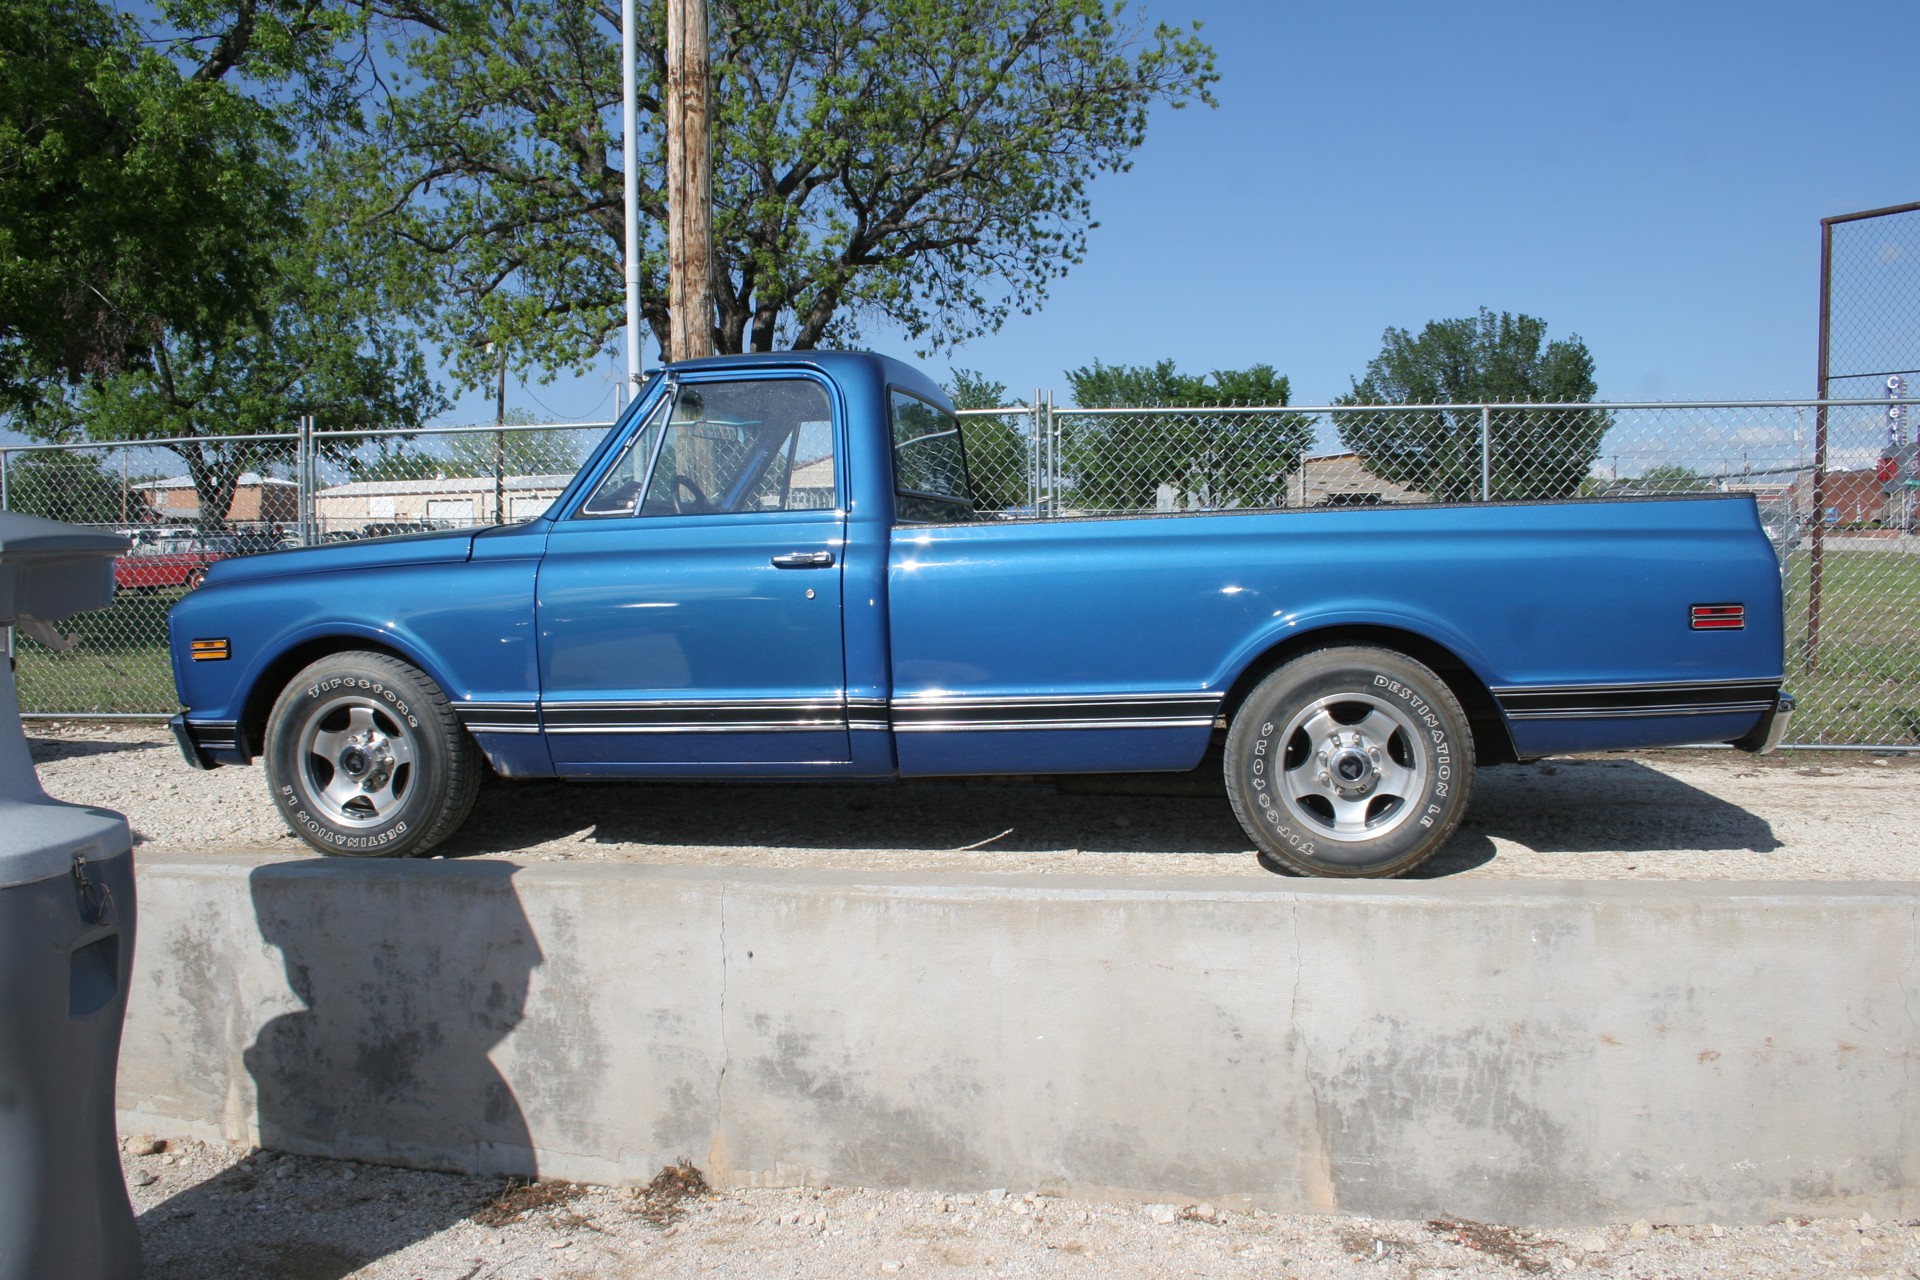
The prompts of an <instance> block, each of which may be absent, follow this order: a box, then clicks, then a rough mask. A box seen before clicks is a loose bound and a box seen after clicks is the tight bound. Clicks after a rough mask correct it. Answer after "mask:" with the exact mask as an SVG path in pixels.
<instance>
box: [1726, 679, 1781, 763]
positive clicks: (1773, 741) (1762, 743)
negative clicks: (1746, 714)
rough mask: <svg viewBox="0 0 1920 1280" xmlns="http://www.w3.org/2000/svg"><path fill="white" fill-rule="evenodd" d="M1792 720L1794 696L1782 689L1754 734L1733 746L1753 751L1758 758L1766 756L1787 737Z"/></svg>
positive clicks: (1755, 728) (1754, 729) (1754, 728)
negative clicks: (1788, 726) (1771, 708)
mask: <svg viewBox="0 0 1920 1280" xmlns="http://www.w3.org/2000/svg"><path fill="white" fill-rule="evenodd" d="M1792 720H1793V695H1792V694H1790V693H1788V692H1787V691H1786V690H1785V689H1782V690H1781V691H1780V695H1779V697H1778V699H1777V700H1776V701H1775V702H1774V706H1773V710H1771V711H1769V712H1767V714H1766V715H1764V716H1762V717H1760V723H1759V724H1757V725H1755V726H1754V727H1753V732H1751V733H1749V734H1748V735H1747V736H1746V737H1744V738H1741V739H1740V740H1739V741H1737V742H1735V743H1734V744H1733V745H1734V746H1736V747H1738V748H1740V750H1742V751H1751V752H1753V753H1754V754H1755V755H1757V756H1764V755H1766V754H1767V753H1768V752H1770V751H1772V750H1773V749H1774V748H1775V747H1777V746H1779V745H1780V743H1781V741H1782V740H1783V739H1784V738H1785V737H1786V736H1787V725H1788V724H1789V723H1791V722H1792Z"/></svg>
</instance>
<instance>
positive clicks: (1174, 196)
mask: <svg viewBox="0 0 1920 1280" xmlns="http://www.w3.org/2000/svg"><path fill="white" fill-rule="evenodd" d="M1146 11H1147V13H1148V14H1149V16H1150V17H1152V18H1155V19H1162V20H1166V21H1170V22H1179V23H1185V22H1188V21H1191V20H1193V19H1196V18H1197V19H1200V20H1202V21H1203V22H1204V23H1205V27H1204V35H1205V36H1206V38H1207V39H1208V40H1209V41H1210V42H1211V43H1212V44H1213V45H1214V47H1215V49H1216V50H1217V51H1218V53H1219V67H1220V71H1221V82H1220V84H1219V86H1218V89H1217V91H1216V92H1217V97H1218V98H1219V103H1220V105H1219V107H1218V109H1217V110H1208V109H1205V108H1188V109H1187V110H1185V111H1178V112H1175V111H1162V112H1160V113H1158V114H1157V115H1156V117H1155V119H1154V121H1153V124H1152V126H1151V128H1150V129H1149V132H1148V137H1147V142H1146V145H1145V147H1144V148H1142V150H1141V151H1140V152H1139V153H1138V156H1137V158H1136V162H1135V164H1134V167H1133V169H1132V170H1131V171H1130V172H1128V173H1125V174H1118V175H1112V176H1110V177H1106V178H1103V179H1102V180H1101V181H1100V182H1099V183H1098V184H1097V185H1096V187H1095V189H1094V192H1093V200H1094V216H1095V217H1096V218H1097V219H1098V221H1099V222H1100V224H1101V225H1100V226H1099V227H1098V228H1097V229H1096V230H1095V231H1094V232H1093V233H1092V235H1091V237H1090V240H1089V245H1088V253H1087V259H1086V261H1085V262H1084V263H1083V264H1082V265H1081V266H1079V267H1078V268H1076V269H1075V270H1074V271H1073V272H1072V273H1071V274H1069V275H1068V276H1067V278H1066V279H1065V280H1062V281H1059V282H1057V283H1056V284H1055V286H1054V289H1053V296H1052V299H1051V300H1050V301H1049V302H1048V303H1047V304H1046V306H1045V307H1044V308H1043V309H1041V310H1040V311H1038V312H1037V313H1036V314H1034V315H1032V316H1019V315H1016V316H1014V317H1012V318H1011V319H1010V320H1009V321H1008V322H1007V324H1006V326H1005V327H1004V328H1003V329H1002V330H1001V331H1000V332H999V333H997V334H995V335H992V336H990V337H987V338H982V339H979V340H976V341H974V342H972V343H969V344H968V345H967V346H966V347H964V348H963V349H960V350H958V351H955V352H953V353H950V354H947V353H943V354H939V355H936V356H934V357H932V358H929V359H927V360H925V361H923V362H922V363H923V364H924V365H925V366H926V367H928V368H929V370H930V371H932V372H933V373H935V375H936V376H940V377H942V378H944V377H945V376H946V375H947V372H948V370H949V368H950V367H952V366H960V367H966V368H972V369H977V370H980V371H981V372H983V373H986V374H987V375H989V376H990V377H992V378H995V379H997V380H999V381H1001V382H1004V383H1006V384H1007V386H1008V387H1009V388H1010V389H1011V390H1012V391H1013V392H1014V393H1015V395H1016V397H1019V398H1024V396H1025V395H1026V394H1027V393H1028V392H1029V391H1030V390H1031V389H1032V388H1035V387H1041V388H1051V389H1053V390H1055V391H1056V392H1057V393H1058V395H1059V397H1060V400H1061V402H1062V403H1066V401H1067V385H1066V379H1065V378H1064V376H1063V371H1064V370H1066V369H1068V368H1071V367H1074V366H1077V365H1082V364H1086V363H1088V362H1090V361H1092V360H1094V359H1095V358H1099V359H1102V360H1105V361H1107V362H1108V363H1129V364H1131V363H1148V362H1151V361H1154V360H1158V359H1162V358H1166V357H1171V358H1172V359H1174V360H1175V361H1176V362H1177V363H1178V364H1179V365H1180V366H1181V367H1182V368H1184V369H1191V370H1195V371H1205V370H1208V369H1214V368H1238V367H1243V366H1246V365H1250V364H1255V363H1259V362H1265V363H1268V364H1272V365H1273V366H1274V367H1275V368H1277V369H1279V370H1280V371H1281V372H1282V373H1285V374H1287V375H1288V376H1289V377H1290V378H1291V379H1292V384H1293V392H1294V395H1293V398H1294V401H1295V403H1300V404H1309V403H1310V404H1321V403H1325V402H1326V401H1327V400H1328V399H1330V398H1331V397H1333V396H1335V395H1337V394H1339V393H1340V392H1342V391H1344V390H1346V388H1347V386H1348V379H1349V378H1350V377H1352V376H1354V375H1357V374H1359V373H1361V372H1362V371H1363V370H1364V368H1365V366H1366V362H1367V361H1368V359H1369V358H1371V357H1372V356H1373V355H1374V354H1376V353H1377V352H1378V351H1379V348H1380V335H1381V331H1382V330H1383V329H1385V328H1386V327H1387V326H1389V325H1397V326H1401V327H1405V328H1409V329H1415V330H1417V329H1418V328H1419V327H1420V326H1421V325H1423V324H1425V323H1426V322H1427V321H1428V320H1431V319H1439V318H1446V317H1452V316H1462V315H1470V314H1472V313H1473V312H1474V311H1475V310H1476V309H1477V308H1478V307H1481V306H1483V305H1484V306H1487V307H1491V308H1493V309H1495V310H1509V311H1525V312H1529V313H1531V314H1533V315H1537V316H1540V317H1543V318H1544V319H1546V320H1547V321H1548V322H1549V324H1550V325H1551V330H1550V332H1551V334H1552V335H1554V336H1564V335H1566V334H1569V333H1577V334H1579V335H1580V336H1581V337H1582V338H1584V339H1585V340H1586V343H1587V345H1588V347H1589V348H1590V349H1591V350H1592V352H1593V354H1594V358H1595V362H1596V365H1597V376H1598V380H1599V383H1600V394H1601V396H1602V397H1603V398H1606V399H1612V400H1635V399H1667V400H1673V399H1706V398H1712V399H1722V398H1729V399H1730V398H1740V399H1753V398H1768V397H1795V398H1798V397H1805V396H1810V395H1812V394H1813V391H1814V356H1815V337H1816V318H1817V313H1816V309H1815V308H1816V301H1817V299H1816V294H1817V286H1818V269H1819V230H1820V228H1819V222H1820V219H1821V218H1823V217H1826V216H1829V215H1832V214H1836V213H1844V212H1848V211H1852V210H1859V209H1869V208H1876V207H1880V206H1884V205H1891V204H1899V203H1904V202H1907V201H1911V200H1920V147H1916V146H1915V137H1916V128H1915V125H1916V122H1917V121H1920V79H1916V77H1915V76H1914V75H1913V74H1912V72H1911V66H1912V63H1911V57H1910V53H1911V50H1912V48H1913V46H1914V43H1915V39H1916V37H1920V4H1915V3H1914V2H1913V0H1904V2H1903V3H1890V2H1881V0H1855V2H1851V3H1844V4H1828V5H1814V4H1809V3H1778V2H1773V0H1764V2H1762V3H1744V4H1735V3H1724V2H1723V3H1691V4H1690V3H1685V2H1684V0H1681V2H1677V3H1665V4H1650V3H1611V4H1603V5H1568V4H1551V3H1542V2H1539V0H1535V2H1534V3H1473V2H1466V3H1460V4H1454V5H1436V4H1433V3H1431V2H1430V0H1429V2H1426V3H1401V2H1398V0H1396V2H1393V3H1376V4H1364V3H1339V2H1338V0H1336V2H1335V3H1332V4H1319V5H1298V4H1271V3H1262V2H1261V0H1212V2H1211V3H1209V2H1207V0H1149V2H1148V3H1147V6H1146ZM868 341H869V345H871V346H873V347H875V348H876V349H879V350H884V351H889V352H892V353H894V354H899V355H903V356H911V355H912V354H913V344H912V342H911V341H910V340H908V339H906V338H905V337H904V336H903V335H899V334H896V333H889V332H885V331H872V332H870V333H869V334H868ZM617 364H618V361H614V360H610V361H609V362H608V367H607V370H606V375H605V376H591V375H590V376H588V377H585V378H581V379H577V380H575V379H567V380H563V381H561V382H558V383H555V384H553V385H549V386H540V385H538V384H535V385H533V386H530V387H524V388H523V387H521V386H520V385H519V384H517V383H510V384H509V387H508V393H507V394H508V402H509V404H510V405H522V406H524V407H526V408H527V409H529V410H531V411H532V412H534V413H535V414H537V415H539V416H541V417H543V418H545V417H548V416H550V415H551V416H555V417H560V418H588V417H596V416H605V415H607V414H608V413H610V411H611V407H612V400H611V391H612V386H613V380H614V378H615V377H616V376H617V369H616V366H617ZM448 417H449V420H465V421H474V420H479V419H482V418H486V419H490V418H491V400H490V397H487V396H485V395H484V394H475V395H470V396H467V397H465V398H463V399H462V401H461V404H460V406H459V408H458V409H457V410H456V411H455V412H454V413H452V414H450V415H448Z"/></svg>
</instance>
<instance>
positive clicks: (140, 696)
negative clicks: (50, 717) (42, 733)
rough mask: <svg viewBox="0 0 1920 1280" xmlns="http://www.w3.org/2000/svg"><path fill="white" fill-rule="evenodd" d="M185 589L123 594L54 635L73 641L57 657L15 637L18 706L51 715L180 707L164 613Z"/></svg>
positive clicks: (160, 710)
mask: <svg viewBox="0 0 1920 1280" xmlns="http://www.w3.org/2000/svg"><path fill="white" fill-rule="evenodd" d="M184 591H185V589H184V588H173V589H170V590H163V591H156V592H154V593H153V594H151V595H137V594H134V593H132V592H127V593H124V594H121V595H118V596H115V597H114V602H113V606H112V607H111V608H108V609H99V610H95V611H93V612H91V613H81V614H75V615H74V616H73V617H71V618H65V619H62V620H61V621H60V622H57V623H55V624H54V630H55V631H57V632H59V633H60V634H61V635H63V636H71V637H73V638H74V639H75V640H77V641H78V643H77V644H75V645H74V647H73V648H71V649H69V650H66V651H65V652H56V651H54V650H52V649H49V648H47V647H46V646H45V645H43V644H41V643H40V642H39V641H37V640H31V639H28V638H27V637H26V636H24V635H22V634H21V633H20V632H18V631H15V632H14V651H15V656H16V658H17V661H18V666H17V667H16V669H15V672H14V681H15V683H16V685H17V687H18V689H19V694H20V709H21V710H22V711H24V712H43V713H49V714H56V715H130V714H131V715H137V714H154V713H168V714H171V713H172V712H175V711H178V710H179V709H180V704H179V701H178V700H177V699H176V698H175V697H174V692H173V668H172V666H171V665H170V663H169V662H168V659H167V644H166V639H167V609H168V608H169V607H170V606H171V605H172V604H173V602H174V601H175V600H178V599H179V598H180V597H181V595H183V594H184Z"/></svg>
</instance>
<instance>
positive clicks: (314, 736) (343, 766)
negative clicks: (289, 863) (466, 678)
mask: <svg viewBox="0 0 1920 1280" xmlns="http://www.w3.org/2000/svg"><path fill="white" fill-rule="evenodd" d="M264 755H265V757H266V771H267V785H268V786H269V788H270V789H271V790H272V793H273V801H274V803H275V804H276V805H278V806H279V808H280V815H281V817H283V818H285V819H286V822H287V825H288V826H289V827H291V828H292V829H293V833H294V834H295V835H297V836H299V837H300V838H301V839H302V840H305V841H306V842H307V843H308V844H310V845H312V846H313V847H314V848H316V849H318V850H319V851H320V852H321V853H327V854H345V855H349V856H353V857H368V858H398V857H406V856H409V855H411V854H417V853H422V852H425V851H426V850H428V849H430V848H432V847H433V846H434V845H437V844H439V843H440V842H441V841H442V840H445V839H446V838H447V837H448V836H450V835H452V834H453V833H454V831H455V830H456V829H457V828H458V827H459V826H460V824H461V823H462V822H464V821H465V820H466V817H467V814H468V813H469V812H470V811H471V810H472V809H473V802H474V797H475V796H476V795H477V794H478V793H479V788H480V777H481V774H482V773H483V772H484V771H485V762H484V760H483V758H482V757H481V755H480V751H479V748H478V747H477V746H475V745H474V742H473V739H472V738H470V737H468V736H467V732H466V730H465V729H463V728H462V727H461V726H460V722H459V720H458V719H457V718H456V717H455V716H454V714H453V707H452V705H451V704H449V703H448V701H447V698H446V695H445V694H443V693H441V692H440V689H439V687H438V686H436V685H435V684H434V683H433V681H431V680H429V679H428V678H427V677H426V676H425V675H424V674H422V673H421V672H420V671H418V670H416V669H415V668H413V667H411V666H409V665H408V664H406V663H404V662H402V661H400V660H399V659H397V658H393V657H389V656H388V655H386V654H383V653H365V652H349V653H336V654H333V655H331V656H329V657H325V658H322V659H320V660H319V661H318V662H315V663H313V664H312V665H311V666H309V667H307V668H306V669H305V670H304V671H302V672H301V673H300V674H299V675H298V676H296V677H295V678H294V681H293V683H292V684H290V685H288V686H287V688H286V690H285V691H284V692H282V693H281V695H280V698H279V700H278V701H277V702H275V703H274V707H273V714H272V715H271V716H269V717H268V719H267V737H266V749H265V752H264Z"/></svg>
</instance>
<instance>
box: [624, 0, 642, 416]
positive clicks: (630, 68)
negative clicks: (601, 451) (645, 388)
mask: <svg viewBox="0 0 1920 1280" xmlns="http://www.w3.org/2000/svg"><path fill="white" fill-rule="evenodd" d="M633 6H634V0H621V2H620V71H621V98H620V154H621V156H622V161H621V163H623V164H624V165H625V166H626V173H625V175H624V177H623V182H624V186H625V189H626V223H627V225H626V236H627V391H628V396H629V399H631V396H632V392H633V390H634V389H635V388H637V387H638V386H639V385H640V379H641V376H642V375H643V374H644V373H645V372H646V359H645V356H644V354H643V352H642V347H641V336H640V147H639V143H638V141H637V139H636V138H635V136H634V135H635V134H636V133H637V132H638V130H639V123H638V121H639V114H640V112H639V87H638V75H637V72H636V70H635V67H634V39H635V32H634V12H633Z"/></svg>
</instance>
